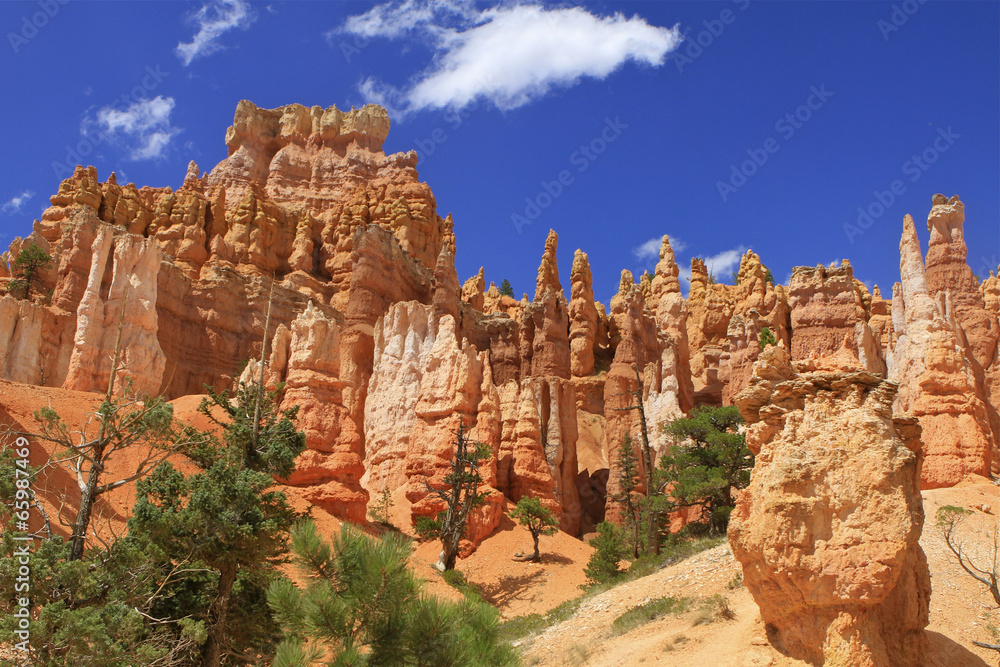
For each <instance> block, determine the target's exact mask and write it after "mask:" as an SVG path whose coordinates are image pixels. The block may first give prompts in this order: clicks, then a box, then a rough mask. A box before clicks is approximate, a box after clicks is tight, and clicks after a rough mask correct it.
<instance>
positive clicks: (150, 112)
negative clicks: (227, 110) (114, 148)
mask: <svg viewBox="0 0 1000 667" xmlns="http://www.w3.org/2000/svg"><path fill="white" fill-rule="evenodd" d="M173 108H174V98H172V97H164V96H162V95H157V96H156V97H154V98H153V99H151V100H145V99H144V100H139V101H138V102H134V103H132V104H131V105H130V106H129V107H128V108H126V109H124V110H122V109H115V108H112V107H101V108H100V109H99V110H98V111H97V114H96V116H95V117H93V118H89V117H88V118H86V119H85V120H84V122H83V126H82V128H81V129H82V131H83V133H84V134H85V135H92V134H96V135H99V136H100V138H101V139H109V140H111V141H112V142H114V143H117V144H119V145H122V146H124V147H126V148H127V149H128V150H129V158H130V159H132V160H151V159H156V158H160V157H163V155H164V154H165V153H166V150H167V148H168V147H169V145H170V142H171V140H172V139H173V138H174V136H176V135H177V134H178V133H180V131H181V130H180V129H179V128H175V127H173V126H171V124H170V112H171V111H173Z"/></svg>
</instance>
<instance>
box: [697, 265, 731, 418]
mask: <svg viewBox="0 0 1000 667" xmlns="http://www.w3.org/2000/svg"><path fill="white" fill-rule="evenodd" d="M730 291H731V290H730V286H728V285H722V284H719V283H713V282H711V281H710V280H709V275H708V269H707V268H706V267H705V262H704V261H703V260H701V259H699V258H697V257H695V258H692V259H691V289H690V291H689V292H688V298H687V310H688V318H687V335H688V346H689V347H690V350H691V380H692V384H693V387H694V398H695V403H697V404H709V405H721V404H722V388H723V387H722V380H721V379H720V378H719V361H720V359H721V358H722V354H723V352H725V351H726V350H727V349H728V348H729V339H728V337H727V334H728V332H729V320H730V319H731V318H732V316H733V297H732V294H730Z"/></svg>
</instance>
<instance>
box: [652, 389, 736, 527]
mask: <svg viewBox="0 0 1000 667" xmlns="http://www.w3.org/2000/svg"><path fill="white" fill-rule="evenodd" d="M742 422H743V419H742V418H741V417H740V412H739V409H737V408H736V406H732V405H730V406H725V407H711V406H699V407H697V408H695V409H694V410H692V411H691V416H690V417H688V418H681V419H675V420H674V421H672V422H670V423H668V424H665V425H664V427H663V428H664V431H665V432H666V433H667V434H669V435H671V436H672V437H673V438H674V442H675V443H676V444H674V446H673V447H672V448H671V450H670V452H669V453H668V454H667V455H665V456H663V457H662V458H661V459H660V467H659V470H658V471H657V477H658V482H659V484H660V486H661V488H665V489H667V495H668V497H669V498H668V502H669V504H670V508H669V509H670V510H671V511H673V510H677V509H682V508H686V507H699V508H701V510H702V511H701V515H702V517H703V520H704V522H705V523H707V524H708V526H709V529H710V530H711V531H712V532H714V533H723V532H725V530H726V527H727V526H728V525H729V513H730V512H731V511H732V509H733V506H734V504H735V501H734V499H733V490H734V489H743V488H746V486H747V485H748V484H749V483H750V471H751V470H753V463H754V456H753V453H752V452H751V451H750V450H749V449H748V448H747V446H746V437H745V436H744V434H742V433H740V431H739V425H740V424H741V423H742Z"/></svg>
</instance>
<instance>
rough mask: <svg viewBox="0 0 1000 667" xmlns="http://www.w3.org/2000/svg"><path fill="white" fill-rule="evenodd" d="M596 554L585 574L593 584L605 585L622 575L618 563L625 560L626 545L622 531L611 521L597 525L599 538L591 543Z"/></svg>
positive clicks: (593, 555)
mask: <svg viewBox="0 0 1000 667" xmlns="http://www.w3.org/2000/svg"><path fill="white" fill-rule="evenodd" d="M590 546H592V547H594V553H592V554H591V555H590V560H589V561H587V567H586V568H584V570H583V572H584V574H586V575H587V580H588V581H589V582H590V583H591V584H594V585H596V584H604V583H607V582H609V581H611V580H613V579H616V578H617V577H619V576H620V575H621V574H622V570H621V569H620V568H619V567H618V563H619V562H620V561H621V560H622V559H623V558H625V544H624V542H623V541H622V536H621V531H620V530H619V528H618V527H617V526H615V525H614V524H613V523H611V522H609V521H602V522H601V523H599V524H597V537H595V538H594V539H592V540H591V541H590Z"/></svg>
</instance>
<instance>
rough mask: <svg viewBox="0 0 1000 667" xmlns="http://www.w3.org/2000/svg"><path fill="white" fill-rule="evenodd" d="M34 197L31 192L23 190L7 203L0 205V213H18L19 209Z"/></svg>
mask: <svg viewBox="0 0 1000 667" xmlns="http://www.w3.org/2000/svg"><path fill="white" fill-rule="evenodd" d="M34 196H35V193H34V192H32V191H31V190H25V191H23V192H22V193H21V194H19V195H15V196H14V197H11V198H10V199H9V200H8V201H6V202H4V203H3V204H0V212H2V213H20V212H21V208H23V207H24V205H25V204H27V203H28V201H29V200H30V199H31V198H32V197H34Z"/></svg>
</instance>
